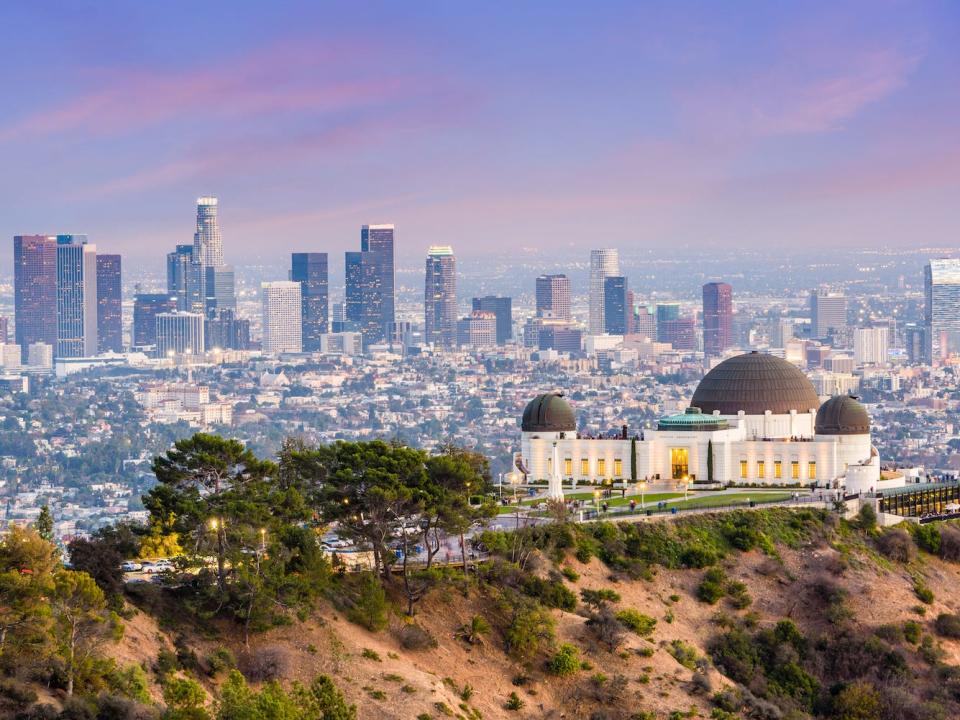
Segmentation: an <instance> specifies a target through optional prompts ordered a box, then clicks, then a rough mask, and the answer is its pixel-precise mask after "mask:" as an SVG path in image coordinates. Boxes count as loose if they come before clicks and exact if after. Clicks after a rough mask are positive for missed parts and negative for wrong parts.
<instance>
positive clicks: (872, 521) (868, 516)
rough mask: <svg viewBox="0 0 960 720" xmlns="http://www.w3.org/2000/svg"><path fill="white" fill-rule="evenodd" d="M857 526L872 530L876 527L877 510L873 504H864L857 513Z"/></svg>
mask: <svg viewBox="0 0 960 720" xmlns="http://www.w3.org/2000/svg"><path fill="white" fill-rule="evenodd" d="M857 526H858V527H859V528H860V529H861V530H874V529H875V528H876V527H877V511H876V510H874V509H873V505H864V506H862V507H861V508H860V512H858V513H857Z"/></svg>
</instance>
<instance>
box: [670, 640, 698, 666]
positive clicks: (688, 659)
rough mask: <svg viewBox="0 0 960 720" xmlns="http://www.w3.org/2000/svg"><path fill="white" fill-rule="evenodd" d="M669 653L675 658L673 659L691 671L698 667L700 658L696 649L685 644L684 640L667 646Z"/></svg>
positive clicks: (675, 641)
mask: <svg viewBox="0 0 960 720" xmlns="http://www.w3.org/2000/svg"><path fill="white" fill-rule="evenodd" d="M667 652H668V653H670V654H671V655H672V656H673V659H674V660H676V661H677V662H678V663H680V664H681V665H683V666H684V667H685V668H687V669H689V670H694V669H696V667H697V660H698V659H699V658H700V656H699V655H698V654H697V651H696V648H694V647H693V646H692V645H688V644H687V643H685V642H683V640H674V641H673V642H671V643H670V645H669V646H667Z"/></svg>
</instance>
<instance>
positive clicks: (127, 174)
mask: <svg viewBox="0 0 960 720" xmlns="http://www.w3.org/2000/svg"><path fill="white" fill-rule="evenodd" d="M0 40H2V46H3V48H4V58H5V61H4V62H3V63H2V64H0V92H2V97H3V102H2V103H0V158H2V165H3V172H2V173H0V222H2V225H3V233H4V234H5V235H6V236H8V237H9V236H12V235H14V234H19V233H33V232H49V233H55V232H86V233H88V234H89V235H90V237H91V240H93V241H95V242H96V243H97V244H98V246H99V247H100V248H101V250H102V251H120V252H122V253H124V254H125V255H127V256H129V257H130V258H131V259H132V260H144V259H147V258H150V257H153V258H157V263H158V266H159V263H160V258H161V256H162V254H163V253H165V252H166V251H167V249H169V248H171V247H172V246H173V245H174V244H176V243H178V242H190V239H191V236H192V232H193V213H194V208H193V203H194V201H195V198H196V197H197V196H198V195H202V194H216V195H219V197H220V203H221V225H222V228H223V232H224V243H225V248H226V254H227V258H228V260H232V261H234V262H243V261H251V260H253V259H254V258H256V257H258V256H259V257H262V258H264V259H278V258H277V256H278V255H279V254H281V253H286V252H289V251H293V250H318V251H324V250H326V251H329V252H332V253H337V254H339V253H340V252H341V251H342V250H344V249H347V248H350V249H353V248H355V247H356V246H357V243H358V242H359V240H358V238H359V226H360V225H361V224H362V223H365V222H395V223H396V224H397V226H398V242H399V246H400V247H399V251H400V253H401V255H402V256H403V257H405V258H408V259H413V258H419V257H421V256H422V255H423V254H424V252H425V250H426V247H427V246H428V245H429V244H431V243H443V244H447V243H449V244H452V245H453V246H454V249H455V250H456V251H457V253H458V254H459V255H463V256H468V255H477V254H481V253H483V252H485V251H487V250H489V249H497V250H507V249H511V248H537V249H541V250H545V249H550V248H554V247H557V246H560V247H562V248H564V249H578V250H583V251H584V252H585V251H586V250H587V249H588V248H590V247H597V246H607V245H615V246H619V247H620V248H621V249H622V250H623V251H625V252H628V251H629V249H630V248H635V247H636V248H647V247H654V248H655V247H659V246H670V247H676V246H677V245H681V244H689V245H692V246H698V247H704V248H709V247H711V246H714V245H735V246H744V247H770V248H772V249H776V248H789V247H793V246H796V245H798V244H800V243H806V244H810V245H814V246H822V247H824V248H829V247H834V246H849V247H861V246H875V245H889V246H903V247H919V246H930V245H938V246H946V245H958V244H960V243H958V240H957V239H958V237H960V233H958V231H960V3H957V2H953V1H950V0H948V1H945V2H930V3H926V2H915V1H914V0H904V1H903V2H882V1H879V0H871V1H870V2H863V3H852V2H822V3H813V2H768V1H767V0H763V1H762V2H745V1H744V2H737V3H720V2H703V3H695V2H664V3H662V4H656V3H651V2H642V3H638V2H622V3H619V2H606V3H595V2H594V3H587V2H583V3H576V4H573V3H562V2H560V3H482V2H476V3H465V2H449V1H448V0H443V1H440V2H436V3H430V2H416V3H397V2H391V3H383V4H382V5H379V6H378V4H377V3H374V2H363V3H356V2H348V3H342V4H335V3H327V2H324V3H317V2H305V3H291V2H278V1H273V2H270V3H263V2H258V3H254V2H249V3H245V2H237V1H235V2H219V3H213V2H211V3H197V2H190V3H186V2H169V1H167V2H130V1H129V0H127V1H125V2H118V3H109V2H90V3H84V2H79V1H77V2H70V3H64V2H43V1H41V0H37V1H36V2H32V3H19V4H16V5H15V4H14V3H5V4H3V6H2V7H0Z"/></svg>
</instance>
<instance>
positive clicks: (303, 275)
mask: <svg viewBox="0 0 960 720" xmlns="http://www.w3.org/2000/svg"><path fill="white" fill-rule="evenodd" d="M290 279H291V280H293V281H294V282H298V283H300V298H301V300H300V301H301V305H302V308H303V328H302V331H301V333H302V336H303V350H304V352H319V351H320V336H321V335H323V334H324V333H326V332H327V331H328V329H329V325H330V323H329V304H328V303H329V300H328V289H329V276H328V271H327V254H326V253H293V255H292V256H291V267H290Z"/></svg>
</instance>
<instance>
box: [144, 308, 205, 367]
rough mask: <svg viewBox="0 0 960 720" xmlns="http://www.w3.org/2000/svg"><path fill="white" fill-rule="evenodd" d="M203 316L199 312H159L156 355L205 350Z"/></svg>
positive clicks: (194, 352) (182, 353) (166, 355)
mask: <svg viewBox="0 0 960 720" xmlns="http://www.w3.org/2000/svg"><path fill="white" fill-rule="evenodd" d="M204 320H205V318H204V316H203V315H202V314H201V313H191V312H182V311H179V310H174V311H173V312H164V313H159V314H158V315H157V316H156V323H157V330H156V335H157V352H156V354H157V357H160V358H164V357H171V356H174V355H200V354H201V353H203V351H204V350H206V342H205V340H204Z"/></svg>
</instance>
